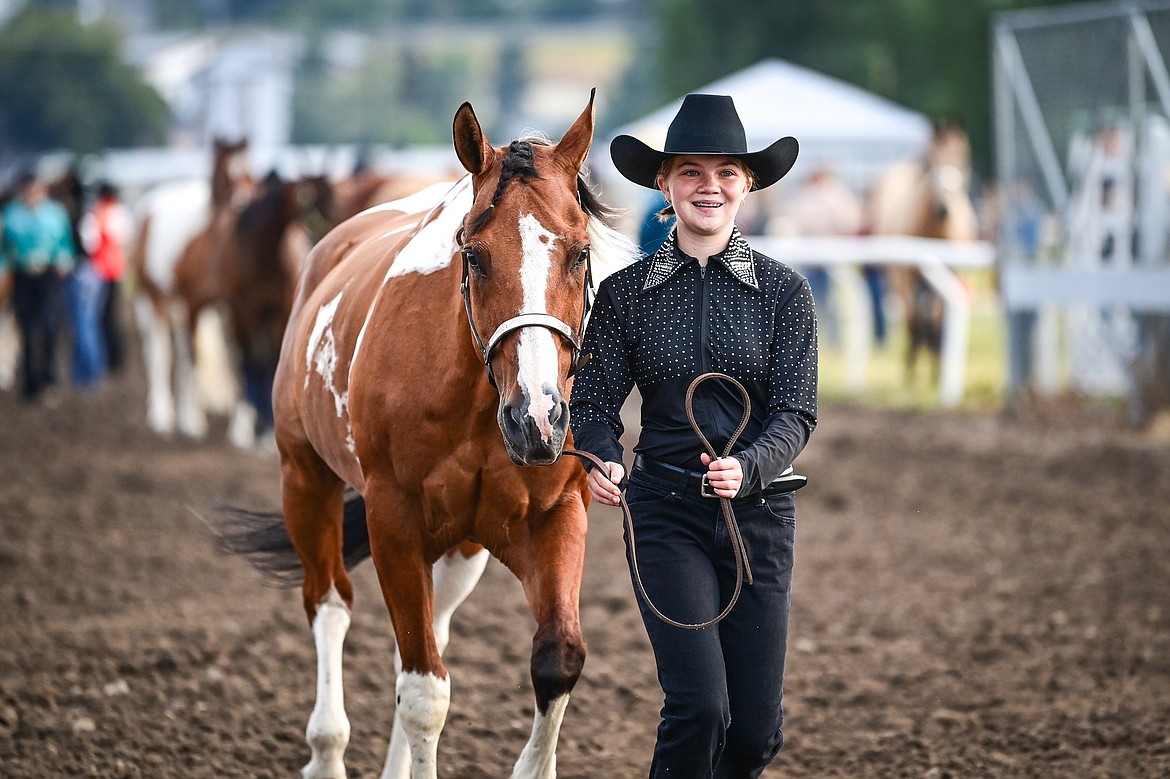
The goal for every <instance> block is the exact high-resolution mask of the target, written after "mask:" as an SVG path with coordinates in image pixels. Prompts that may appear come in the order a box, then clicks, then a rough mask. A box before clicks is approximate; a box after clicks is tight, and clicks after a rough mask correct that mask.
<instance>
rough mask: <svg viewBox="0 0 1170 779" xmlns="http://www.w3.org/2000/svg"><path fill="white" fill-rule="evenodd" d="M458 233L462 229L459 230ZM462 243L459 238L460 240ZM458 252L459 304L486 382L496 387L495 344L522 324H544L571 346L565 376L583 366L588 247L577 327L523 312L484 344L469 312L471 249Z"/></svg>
mask: <svg viewBox="0 0 1170 779" xmlns="http://www.w3.org/2000/svg"><path fill="white" fill-rule="evenodd" d="M460 234H461V235H462V231H460ZM461 243H462V241H461ZM459 254H460V256H461V257H462V258H463V282H462V284H461V285H460V290H461V291H462V292H463V307H464V309H465V310H466V311H467V324H468V325H470V326H471V336H472V338H474V339H475V345H476V346H477V347H479V351H480V355H481V356H482V358H483V367H484V370H486V371H487V377H488V381H489V382H491V385H492V387H495V388H496V389H499V387H498V386H497V384H496V377H495V374H494V373H493V372H492V353H493V352H494V351H495V349H496V347H497V346H499V344H500V341H501V340H503V338H504V336H506V335H507V334H508V333H510V332H512V331H513V330H520V329H521V328H525V327H544V328H547V329H549V330H552V331H553V332H554V333H556V334H557V335H559V336H561V338H564V339H565V340H566V341H568V342H569V345H570V346H572V347H573V360H572V362H571V363H570V364H569V373H568V374H567V375H568V376H573V375H575V374H576V373H577V372H578V371H580V370H581V369H582V368H584V367H585V366H586V365H587V364H588V363H589V358H590V355H588V354H586V353H585V352H584V351H582V348H581V336H582V333H583V332H584V330H585V322H586V321H587V320H588V318H589V309H590V308H591V307H592V305H593V301H592V300H591V299H590V294H589V293H590V288H591V287H592V286H593V269H592V265H593V261H592V259H591V258H590V256H589V249H588V248H586V249H585V290H584V303H583V305H582V307H581V323H580V324H579V325H578V326H577V330H576V332H574V331H573V328H572V327H571V326H569V325H568V324H566V323H565V322H564V321H562V320H560V319H557V318H556V317H555V316H553V315H552V314H545V313H537V312H531V313H523V314H518V315H517V316H514V317H512V318H511V319H508V320H505V321H504V322H503V323H502V324H500V326H499V327H497V328H496V331H495V332H494V333H492V337H491V338H489V339H488V340H487V344H486V345H485V344H484V342H483V338H481V337H480V335H479V328H477V327H476V326H475V317H474V316H473V315H472V313H471V283H470V277H471V255H472V254H473V252H472V250H471V249H470V248H469V247H467V246H462V247H461V248H460V249H459Z"/></svg>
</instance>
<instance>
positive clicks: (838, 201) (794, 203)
mask: <svg viewBox="0 0 1170 779" xmlns="http://www.w3.org/2000/svg"><path fill="white" fill-rule="evenodd" d="M861 228H862V209H861V201H860V200H859V199H858V197H857V196H856V195H854V194H853V192H852V191H851V190H850V189H849V187H848V186H847V185H846V184H845V182H844V181H843V180H842V179H841V178H840V177H839V176H837V175H836V174H835V173H834V172H833V171H832V170H831V169H830V168H828V167H818V168H816V169H814V170H813V172H812V173H810V174H809V175H808V176H806V177H805V179H804V181H802V182H801V183H800V186H799V187H798V188H797V189H796V191H795V192H793V193H792V194H791V195H790V196H789V197H788V198H787V201H786V204H785V208H784V209H783V217H782V218H781V219H779V220H777V225H776V226H775V227H774V228H773V229H772V231H771V232H773V233H775V234H778V235H798V236H805V237H809V236H838V235H845V236H853V235H858V234H859V233H860V232H861ZM801 270H802V272H803V273H804V275H805V277H806V278H808V283H809V286H811V287H812V291H813V299H814V300H815V301H816V304H817V313H818V314H819V316H820V327H821V334H822V335H823V336H825V337H826V338H827V340H828V343H831V344H834V345H836V344H838V343H839V342H840V312H838V310H837V302H836V300H835V299H834V298H833V295H832V290H833V287H832V278H831V275H830V274H829V270H828V268H826V267H825V266H823V265H808V266H806V267H802V268H801Z"/></svg>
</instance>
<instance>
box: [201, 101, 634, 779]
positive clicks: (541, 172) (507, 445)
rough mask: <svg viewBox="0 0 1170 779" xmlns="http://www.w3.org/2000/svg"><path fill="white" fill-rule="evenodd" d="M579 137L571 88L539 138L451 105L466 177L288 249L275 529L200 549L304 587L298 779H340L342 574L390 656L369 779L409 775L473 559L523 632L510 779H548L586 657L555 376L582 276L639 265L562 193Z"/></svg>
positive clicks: (569, 337) (432, 739) (438, 711)
mask: <svg viewBox="0 0 1170 779" xmlns="http://www.w3.org/2000/svg"><path fill="white" fill-rule="evenodd" d="M592 137H593V97H592V96H591V97H590V100H589V104H588V106H587V107H586V109H585V110H584V112H583V113H582V114H581V116H580V117H579V118H578V119H577V120H576V122H575V123H574V124H573V125H572V127H570V128H569V130H568V131H567V132H566V134H565V135H564V137H563V138H562V139H561V141H560V142H559V143H557V144H555V145H553V144H550V143H548V142H540V141H537V140H517V141H513V142H512V143H511V144H510V145H509V146H507V147H501V148H495V147H493V146H492V145H491V144H490V143H489V142H488V140H487V138H486V137H485V136H484V133H483V131H482V129H481V127H480V124H479V122H478V120H477V119H476V116H475V113H474V112H473V110H472V108H471V106H470V105H469V104H466V103H465V104H464V105H463V106H462V107H461V108H460V109H459V111H458V112H457V113H456V115H455V121H454V143H455V150H456V152H457V156H458V158H459V160H460V162H461V163H462V164H463V166H464V167H465V168H466V169H467V171H468V172H469V173H470V177H469V178H468V177H465V178H464V179H462V180H460V182H458V183H457V184H455V185H454V186H451V185H449V184H442V185H435V186H432V187H430V188H428V189H426V190H424V191H422V192H420V193H418V194H416V195H414V196H412V197H410V198H407V199H404V200H399V201H396V202H392V203H389V204H386V205H384V206H381V207H378V208H374V209H371V210H368V211H366V212H364V213H362V214H360V215H358V216H356V217H354V218H353V219H350V220H348V221H347V222H345V223H343V224H341V225H340V226H339V227H337V228H335V229H334V230H333V231H332V232H331V233H329V235H327V236H326V237H325V239H324V240H322V241H321V242H320V243H319V244H318V245H317V246H316V247H315V248H314V250H313V252H312V253H311V255H310V258H309V262H308V265H307V266H306V268H305V271H304V274H303V275H302V277H301V284H300V288H299V291H298V296H297V301H296V304H295V306H294V308H293V314H292V319H291V320H290V322H289V328H288V330H287V332H286V334H285V340H284V347H283V350H282V353H281V360H280V366H279V369H278V371H277V375H276V387H275V392H274V396H273V401H274V406H275V412H276V442H277V446H278V449H279V452H280V468H281V491H282V505H283V523H282V522H281V519H280V516H279V514H275V515H273V516H268V515H262V514H251V515H241V517H238V519H240V520H241V521H247V520H249V519H250V520H251V521H253V522H254V524H253V525H252V527H251V528H250V529H245V530H239V529H238V528H237V531H235V532H233V533H231V534H230V536H225V537H224V538H223V539H222V540H224V541H225V545H226V546H227V548H228V549H229V550H231V551H234V552H237V553H245V554H251V555H253V557H254V559H253V562H255V563H256V564H258V565H260V566H262V567H267V568H269V569H270V570H276V571H284V572H285V573H289V572H290V568H291V571H292V572H293V575H294V576H296V575H303V580H302V597H303V602H304V608H305V612H306V614H307V615H308V619H309V623H310V625H311V627H312V633H313V637H314V641H315V645H316V651H317V700H316V705H315V706H314V708H313V711H312V714H311V716H310V718H309V723H308V727H307V730H306V735H307V739H308V743H309V746H310V748H311V751H312V757H311V759H310V761H309V763H308V765H307V766H306V767H305V769H304V771H303V773H304V776H305V777H308V778H309V779H325V778H326V777H330V778H331V777H341V776H344V775H345V769H344V765H343V753H344V750H345V748H346V745H347V743H348V740H349V734H350V727H349V722H348V720H347V718H346V715H345V710H344V705H343V692H342V667H341V662H342V642H343V640H344V637H345V634H346V632H347V630H348V628H349V625H350V608H351V605H352V602H353V585H352V584H351V581H350V578H349V576H348V574H347V573H346V571H347V566H348V565H352V564H353V563H355V562H356V561H358V560H360V559H362V558H364V557H365V556H370V557H372V558H373V560H374V564H375V567H376V569H377V572H378V578H379V582H380V584H381V589H382V594H383V596H384V598H385V601H386V605H387V607H388V610H389V612H390V616H391V619H392V621H393V625H394V630H395V635H396V641H397V656H396V667H397V669H398V671H399V673H398V675H397V680H396V701H397V705H396V708H395V715H394V726H393V734H392V736H391V741H390V748H389V752H388V754H387V758H386V763H385V767H384V770H383V772H382V777H383V779H392V778H395V777H405V776H407V775H408V773H409V775H410V776H412V777H414V779H422V778H424V777H425V778H426V779H431V778H433V777H435V776H436V751H437V746H438V739H439V735H440V733H441V731H442V729H443V725H444V722H445V721H446V717H447V711H448V707H449V705H450V695H451V681H450V676H449V675H448V670H447V668H446V667H445V666H444V664H443V660H442V653H443V650H444V648H445V647H446V645H447V640H448V635H449V624H450V620H451V616H452V614H453V612H454V611H455V609H456V608H457V607H458V606H459V604H460V603H461V602H462V601H463V600H464V599H465V598H466V597H467V596H468V595H469V594H470V592H471V590H472V589H473V588H474V586H475V583H476V582H477V581H478V579H479V577H480V575H481V574H482V572H483V570H484V567H485V565H486V563H487V560H488V554H489V552H490V553H491V554H493V555H494V556H495V557H496V558H497V559H499V560H500V561H501V562H502V563H503V564H504V565H505V566H506V567H507V568H508V569H509V570H510V571H512V573H513V574H514V575H515V576H516V577H517V578H518V579H519V580H520V582H521V584H522V586H523V590H524V593H525V595H526V597H527V600H528V604H529V608H530V609H531V612H532V615H533V617H534V618H535V620H536V633H535V636H534V638H533V642H532V656H531V678H532V685H533V689H534V693H535V698H536V712H535V718H534V721H533V724H532V731H531V735H530V737H529V739H528V742H527V744H526V745H525V746H524V748H523V750H522V751H521V753H520V756H519V758H518V760H517V762H516V764H515V767H514V771H513V774H512V775H513V776H514V777H542V778H544V777H552V776H554V775H555V770H556V742H557V738H558V734H559V732H560V727H561V722H562V719H563V717H564V714H565V710H566V705H567V702H568V698H569V693H570V691H571V690H572V689H573V687H574V685H575V684H576V682H577V679H578V677H579V675H580V673H581V668H582V665H583V663H584V660H585V651H586V647H585V640H584V637H583V635H582V632H581V625H580V615H579V595H580V586H581V575H582V569H583V566H584V555H585V531H586V511H585V510H586V506H587V503H588V490H587V488H586V484H585V474H584V471H583V470H582V468H581V467H580V466H579V465H578V464H577V463H576V461H575V460H569V459H568V458H566V459H564V460H562V459H559V456H560V454H561V451H562V448H563V447H564V446H565V442H566V437H567V436H568V433H569V425H568V422H569V410H568V409H569V406H568V399H569V391H570V387H571V376H572V374H573V373H574V371H575V370H576V369H577V368H578V367H579V366H581V365H583V360H584V358H583V357H582V355H581V353H580V348H579V343H580V341H579V339H580V337H581V332H582V329H583V326H584V323H585V316H586V313H587V311H586V303H587V300H588V295H589V293H590V278H591V274H596V275H595V276H594V278H598V277H600V276H601V275H604V272H605V271H606V270H610V271H612V270H615V269H616V268H617V267H620V266H621V265H623V264H625V263H627V262H630V261H633V259H635V258H636V256H637V249H636V247H635V246H634V245H633V243H632V242H631V241H629V240H628V239H626V238H625V237H624V236H621V235H620V234H619V233H618V232H617V231H616V230H614V229H612V228H611V227H609V226H607V224H606V223H605V222H604V221H603V219H604V218H607V217H609V216H612V214H611V213H610V212H609V211H608V209H606V208H605V207H604V206H602V205H601V204H600V203H599V202H598V201H597V200H596V198H595V197H594V196H593V194H592V193H591V192H590V190H589V189H588V187H587V186H586V184H585V183H584V180H583V179H582V177H581V166H582V164H583V162H584V160H585V156H586V154H587V153H588V151H589V147H590V144H591V142H592ZM501 436H502V440H501ZM522 466H540V467H522ZM347 488H349V489H351V490H353V491H354V492H355V493H356V495H357V496H358V497H356V498H351V499H348V500H347V499H346V490H347ZM294 549H295V556H294V555H293V554H292V552H293V550H294Z"/></svg>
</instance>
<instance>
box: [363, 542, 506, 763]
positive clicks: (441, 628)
mask: <svg viewBox="0 0 1170 779" xmlns="http://www.w3.org/2000/svg"><path fill="white" fill-rule="evenodd" d="M489 558H490V555H489V554H488V551H487V550H486V549H481V550H480V551H479V552H478V553H476V554H475V555H473V556H471V557H464V556H463V555H461V554H459V553H458V552H456V553H455V554H453V555H444V556H443V557H441V558H440V559H439V562H437V563H435V568H434V579H435V621H434V631H435V643H436V644H437V645H438V647H439V654H440V655H441V654H443V651H444V650H445V649H446V648H447V643H448V640H449V639H450V636H451V617H452V616H453V615H454V614H455V610H456V609H457V608H459V606H460V605H461V604H462V603H463V601H465V600H467V596H469V595H470V594H471V592H472V590H474V589H475V585H476V584H477V583H478V582H479V579H480V577H481V576H483V572H484V569H485V568H486V567H487V564H488V559H489ZM394 664H395V671H397V672H398V673H399V674H401V672H402V661H401V660H400V659H399V658H398V656H397V653H396V654H395V657H394ZM409 776H410V750H409V747H408V746H407V743H406V731H404V730H403V728H402V722H401V717H400V716H399V715H398V714H397V713H396V714H395V715H394V729H393V732H392V733H391V735H390V748H389V749H388V750H387V751H386V764H385V765H384V766H383V767H382V775H381V779H408V777H409Z"/></svg>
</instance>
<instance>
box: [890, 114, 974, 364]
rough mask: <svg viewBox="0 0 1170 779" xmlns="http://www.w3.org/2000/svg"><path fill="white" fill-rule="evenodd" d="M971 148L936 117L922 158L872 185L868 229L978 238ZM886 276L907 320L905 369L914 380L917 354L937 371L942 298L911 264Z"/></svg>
mask: <svg viewBox="0 0 1170 779" xmlns="http://www.w3.org/2000/svg"><path fill="white" fill-rule="evenodd" d="M970 184H971V146H970V144H969V142H968V140H967V133H966V132H965V131H964V130H963V129H962V128H961V127H960V126H959V125H957V124H955V123H953V122H947V121H936V122H935V123H934V132H933V136H932V139H931V144H930V148H929V150H928V151H927V155H926V159H925V160H923V161H906V162H901V163H897V164H895V165H893V166H892V167H891V168H890V169H889V170H887V171H886V172H885V173H884V174H883V175H882V177H881V178H880V179H879V180H878V182H877V184H876V185H875V186H874V189H873V192H872V194H871V196H870V200H869V203H868V215H867V221H868V226H867V231H868V232H870V233H872V234H874V235H912V236H920V237H923V238H939V239H943V240H950V241H973V240H975V239H977V238H978V237H979V234H978V224H977V221H978V220H977V219H976V216H975V207H974V205H973V204H972V203H971V197H970ZM886 278H888V279H889V281H890V285H891V287H892V289H893V291H894V294H895V295H896V297H897V299H898V301H899V303H900V304H901V309H902V315H903V318H904V321H905V323H906V328H907V330H906V332H907V344H908V346H907V351H906V372H907V377H908V378H909V379H913V377H914V371H915V364H916V362H917V356H918V352H919V351H920V350H922V349H927V350H928V351H929V352H930V354H931V355H932V356H933V358H934V360H933V366H934V373H935V374H936V375H937V371H938V365H939V361H938V358H939V353H940V350H941V348H942V321H943V303H942V299H941V298H940V297H939V296H938V294H937V293H936V292H935V291H934V289H933V288H931V286H930V285H929V284H928V283H927V282H926V279H925V278H924V277H923V275H922V272H921V271H920V270H918V268H916V267H913V266H891V267H890V268H888V269H887V272H886Z"/></svg>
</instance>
